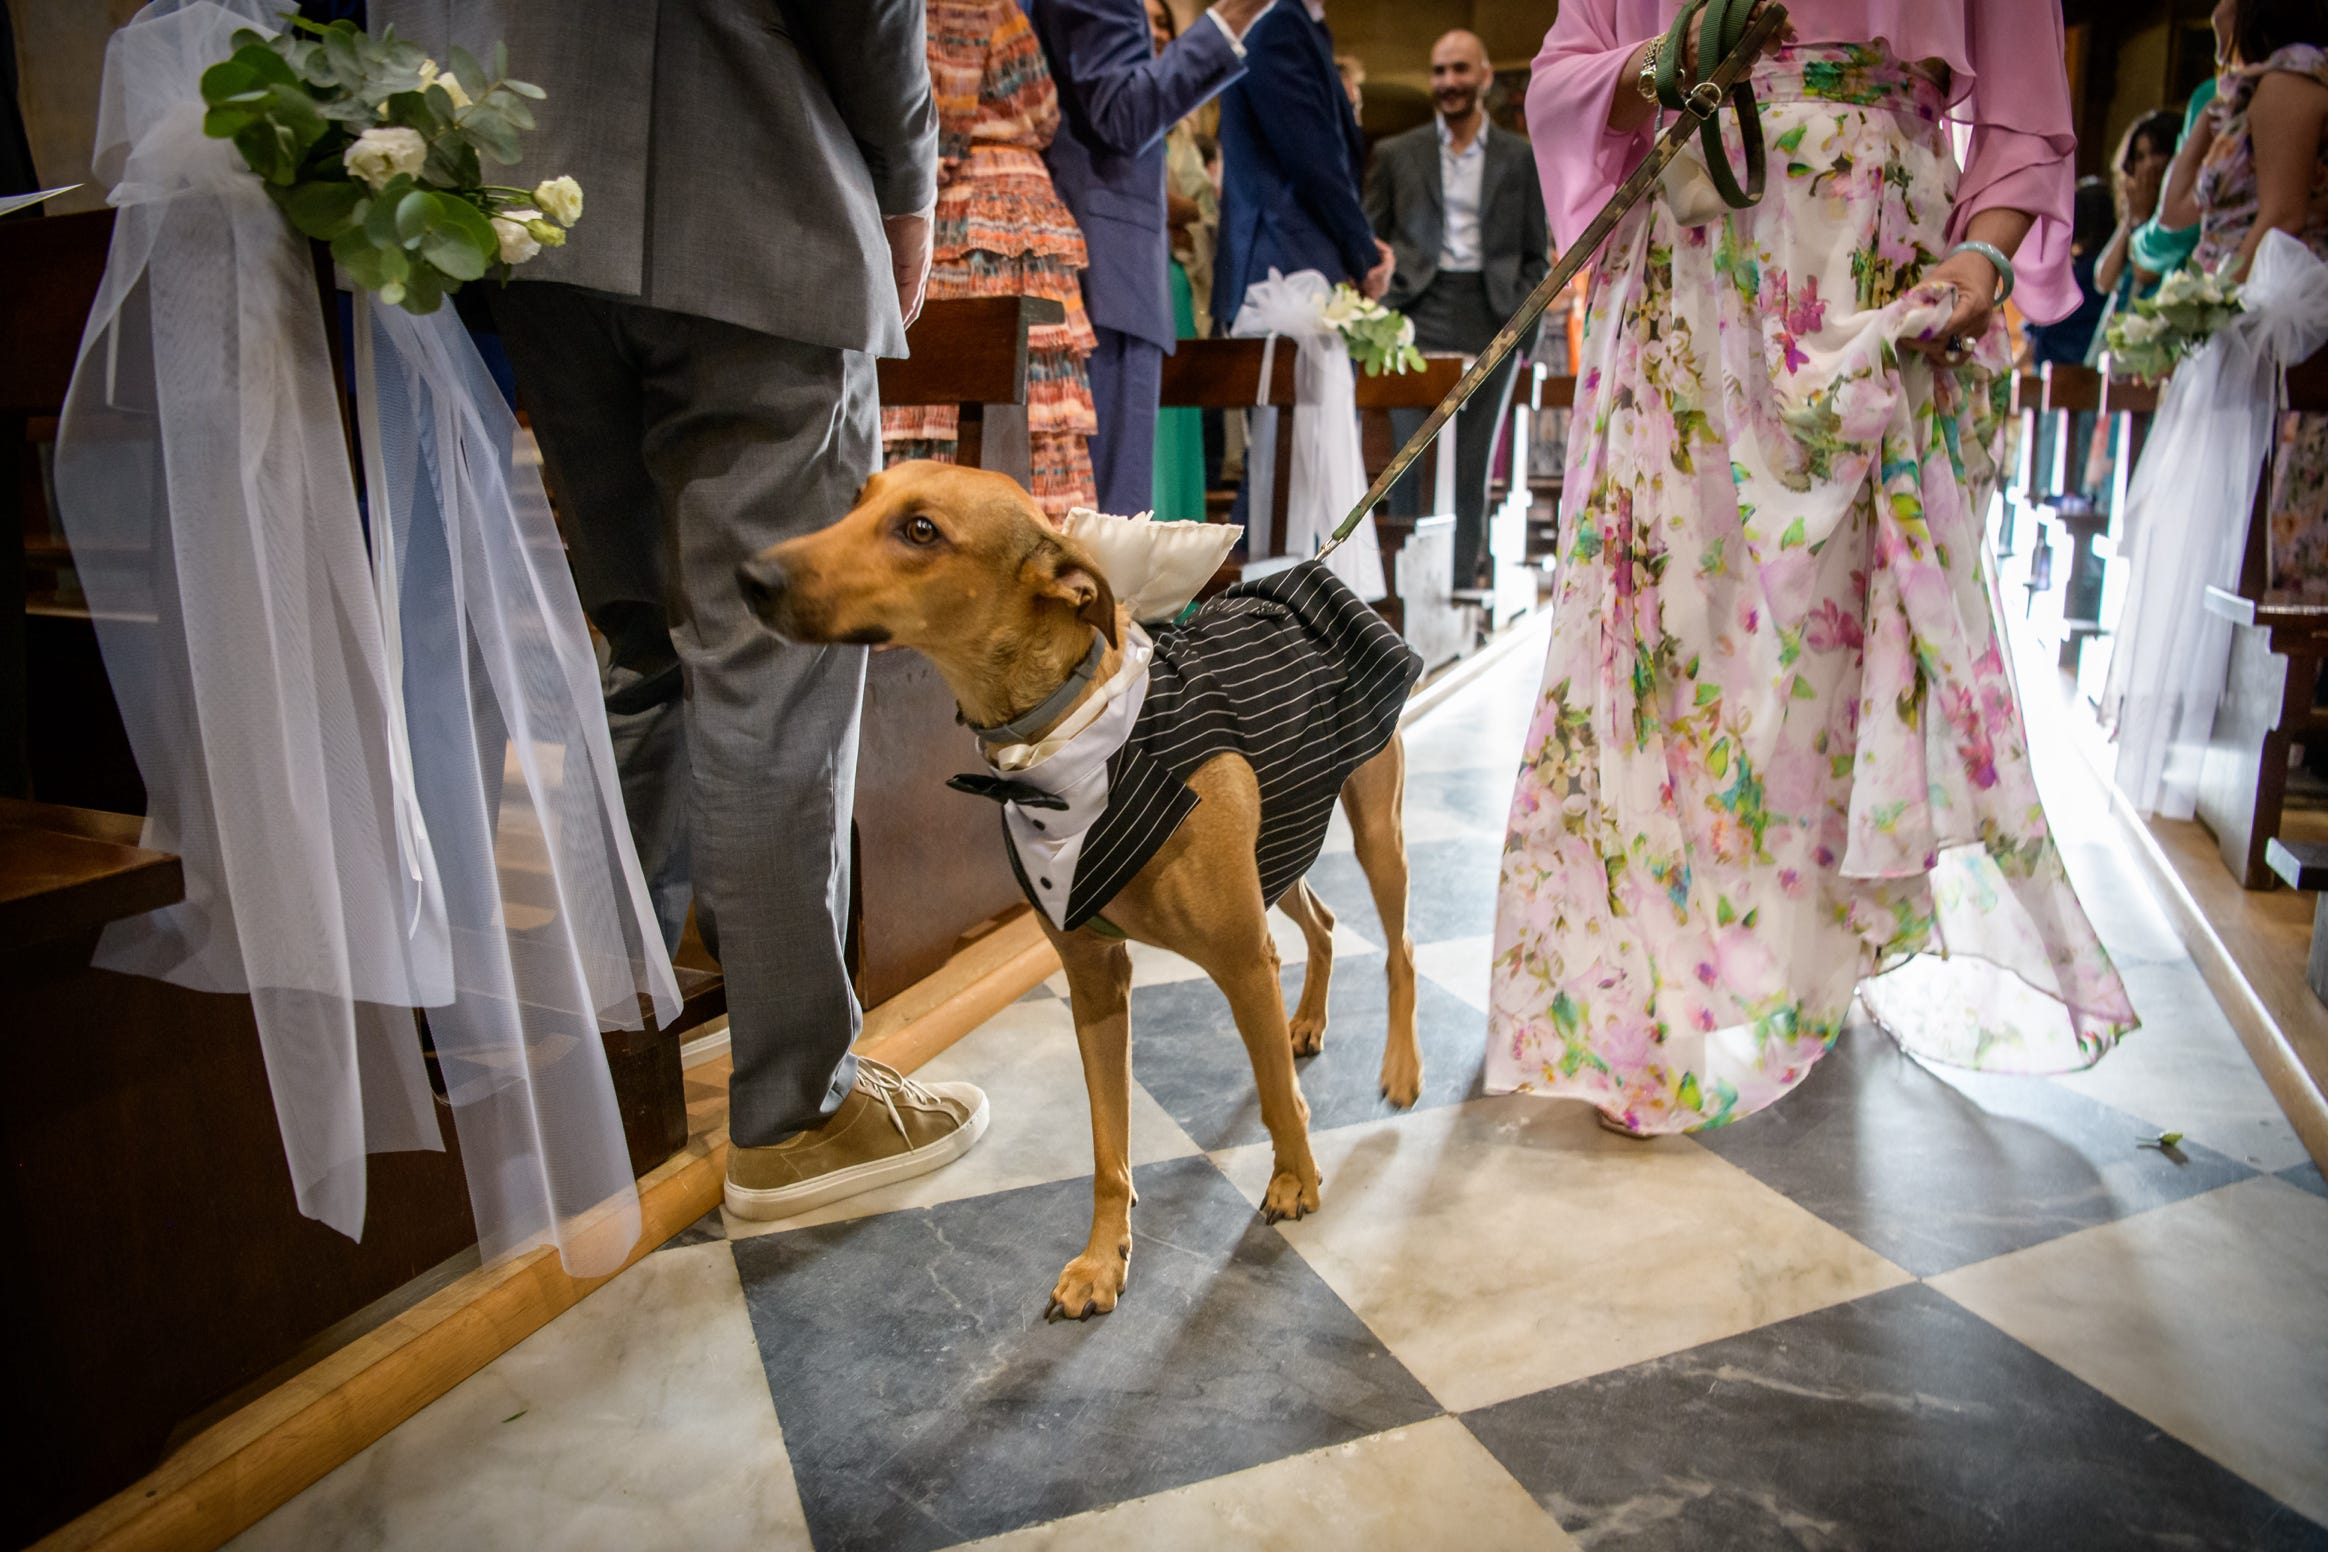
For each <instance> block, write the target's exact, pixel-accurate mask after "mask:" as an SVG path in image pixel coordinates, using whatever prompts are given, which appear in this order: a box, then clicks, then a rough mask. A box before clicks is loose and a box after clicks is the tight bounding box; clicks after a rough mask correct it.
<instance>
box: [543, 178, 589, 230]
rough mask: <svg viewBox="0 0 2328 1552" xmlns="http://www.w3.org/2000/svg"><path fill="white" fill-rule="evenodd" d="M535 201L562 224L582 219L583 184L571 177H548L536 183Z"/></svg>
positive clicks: (570, 224) (569, 223)
mask: <svg viewBox="0 0 2328 1552" xmlns="http://www.w3.org/2000/svg"><path fill="white" fill-rule="evenodd" d="M534 203H535V204H537V205H539V206H541V207H542V210H543V211H544V212H545V213H546V214H547V215H548V216H549V218H550V219H551V220H553V221H555V222H557V223H558V224H559V225H560V226H572V225H573V224H574V223H575V222H577V221H579V220H581V219H582V185H581V184H579V183H576V182H575V181H574V180H573V179H571V178H548V179H545V180H543V181H542V182H540V183H538V184H536V185H534Z"/></svg>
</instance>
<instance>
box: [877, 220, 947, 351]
mask: <svg viewBox="0 0 2328 1552" xmlns="http://www.w3.org/2000/svg"><path fill="white" fill-rule="evenodd" d="M935 211H936V207H935V206H932V207H931V208H930V209H929V210H924V211H922V212H920V213H919V214H917V215H910V216H883V217H882V218H881V229H882V230H883V231H884V232H885V233H887V234H888V237H889V278H890V279H891V280H892V281H894V282H895V283H896V285H897V310H898V312H899V314H900V315H902V316H903V317H904V319H905V325H906V327H907V328H909V329H910V328H912V327H913V321H914V320H915V319H916V318H919V317H920V316H921V310H922V298H923V295H924V293H926V292H927V291H928V290H929V288H930V226H931V217H932V216H933V215H934V214H935Z"/></svg>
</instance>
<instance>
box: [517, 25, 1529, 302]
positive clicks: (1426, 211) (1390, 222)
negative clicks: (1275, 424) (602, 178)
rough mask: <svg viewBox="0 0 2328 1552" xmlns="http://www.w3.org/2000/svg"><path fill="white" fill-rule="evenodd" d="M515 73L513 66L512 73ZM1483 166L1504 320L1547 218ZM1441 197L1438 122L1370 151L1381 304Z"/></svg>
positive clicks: (1516, 144)
mask: <svg viewBox="0 0 2328 1552" xmlns="http://www.w3.org/2000/svg"><path fill="white" fill-rule="evenodd" d="M512 68H514V67H512ZM1481 133H1483V134H1484V135H1486V137H1487V168H1486V171H1485V172H1484V174H1483V175H1482V176H1481V179H1480V210H1479V240H1480V250H1481V256H1482V259H1483V260H1484V263H1483V266H1482V273H1483V274H1484V275H1485V277H1486V280H1487V300H1488V305H1489V306H1491V307H1493V308H1494V309H1495V310H1496V311H1497V312H1499V313H1504V314H1509V313H1511V312H1513V311H1515V310H1516V309H1517V308H1518V307H1519V305H1520V303H1521V302H1523V301H1525V300H1526V299H1527V295H1528V293H1529V292H1530V291H1533V290H1535V289H1536V282H1538V281H1540V280H1542V279H1543V278H1544V276H1545V273H1546V272H1547V271H1549V270H1550V269H1551V267H1552V259H1551V255H1552V234H1551V230H1550V228H1549V226H1548V225H1547V224H1546V222H1545V220H1544V190H1543V187H1542V186H1541V185H1540V184H1538V183H1537V181H1536V158H1535V155H1534V153H1533V152H1532V151H1531V150H1530V148H1529V146H1528V142H1527V141H1525V140H1523V139H1521V138H1520V137H1519V136H1517V135H1515V134H1512V133H1510V132H1509V131H1507V130H1501V129H1498V128H1496V127H1495V126H1494V125H1493V124H1489V125H1486V126H1484V127H1483V129H1482V131H1481ZM1446 214H1447V199H1446V192H1445V190H1444V189H1443V188H1442V187H1441V184H1440V173H1439V121H1438V120H1437V119H1436V118H1433V119H1432V120H1431V121H1430V122H1429V123H1427V124H1425V125H1423V126H1422V127H1421V128H1419V129H1410V130H1407V131H1405V132H1404V133H1403V134H1397V135H1392V136H1391V137H1390V138H1389V139H1387V140H1385V141H1383V142H1382V143H1381V144H1380V145H1378V146H1376V147H1375V148H1374V170H1373V171H1372V172H1371V173H1370V174H1369V175H1368V176H1367V179H1366V218H1367V219H1368V220H1369V221H1371V222H1373V223H1374V233H1375V235H1376V236H1378V237H1380V238H1381V239H1382V240H1383V241H1384V242H1386V243H1388V244H1390V246H1391V251H1392V252H1394V253H1396V254H1397V255H1398V270H1397V273H1396V274H1394V275H1393V276H1392V277H1391V281H1390V292H1389V294H1388V295H1386V296H1385V297H1384V298H1383V299H1382V300H1383V304H1384V305H1385V306H1388V307H1394V308H1400V309H1404V308H1406V307H1408V306H1409V305H1411V304H1412V303H1413V301H1414V299H1415V298H1416V297H1418V296H1420V295H1422V294H1423V292H1424V291H1426V290H1428V289H1429V288H1430V284H1431V282H1432V281H1433V280H1436V279H1437V278H1438V276H1439V245H1440V242H1441V240H1442V239H1443V237H1444V236H1445V230H1446V228H1445V222H1446Z"/></svg>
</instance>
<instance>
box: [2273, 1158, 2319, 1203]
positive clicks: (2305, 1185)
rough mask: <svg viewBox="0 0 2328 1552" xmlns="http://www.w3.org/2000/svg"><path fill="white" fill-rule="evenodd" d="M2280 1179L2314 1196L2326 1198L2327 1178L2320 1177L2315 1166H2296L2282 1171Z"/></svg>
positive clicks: (2317, 1166) (2317, 1167)
mask: <svg viewBox="0 0 2328 1552" xmlns="http://www.w3.org/2000/svg"><path fill="white" fill-rule="evenodd" d="M2280 1179H2282V1180H2284V1181H2286V1182H2287V1183H2288V1184H2289V1185H2291V1186H2295V1187H2297V1188H2298V1189H2299V1190H2304V1191H2309V1192H2311V1193H2312V1194H2313V1195H2314V1196H2328V1177H2323V1176H2322V1175H2321V1173H2320V1166H2319V1165H2317V1164H2298V1165H2297V1166H2296V1167H2295V1168H2293V1169H2283V1170H2281V1171H2280Z"/></svg>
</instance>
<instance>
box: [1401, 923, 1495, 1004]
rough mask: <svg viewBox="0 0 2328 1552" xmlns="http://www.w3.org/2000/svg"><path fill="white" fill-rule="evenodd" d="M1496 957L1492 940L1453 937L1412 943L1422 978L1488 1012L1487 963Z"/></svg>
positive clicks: (1416, 966) (1493, 940) (1416, 964)
mask: <svg viewBox="0 0 2328 1552" xmlns="http://www.w3.org/2000/svg"><path fill="white" fill-rule="evenodd" d="M1494 957H1495V939H1494V938H1492V937H1486V938H1452V939H1449V940H1448V941H1447V942H1444V943H1421V944H1417V945H1416V946H1415V968H1416V969H1417V970H1419V971H1421V972H1422V975H1423V978H1424V979H1425V980H1428V981H1432V982H1435V983H1437V984H1438V986H1439V987H1440V988H1441V989H1442V990H1444V991H1449V992H1453V993H1454V994H1455V995H1456V996H1458V997H1460V998H1462V999H1463V1000H1464V1001H1465V1002H1467V1003H1469V1004H1470V1005H1471V1006H1472V1007H1475V1008H1477V1009H1479V1011H1480V1012H1482V1013H1485V1012H1486V1011H1487V992H1488V980H1489V976H1488V962H1489V961H1490V960H1492V959H1493V958H1494Z"/></svg>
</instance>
